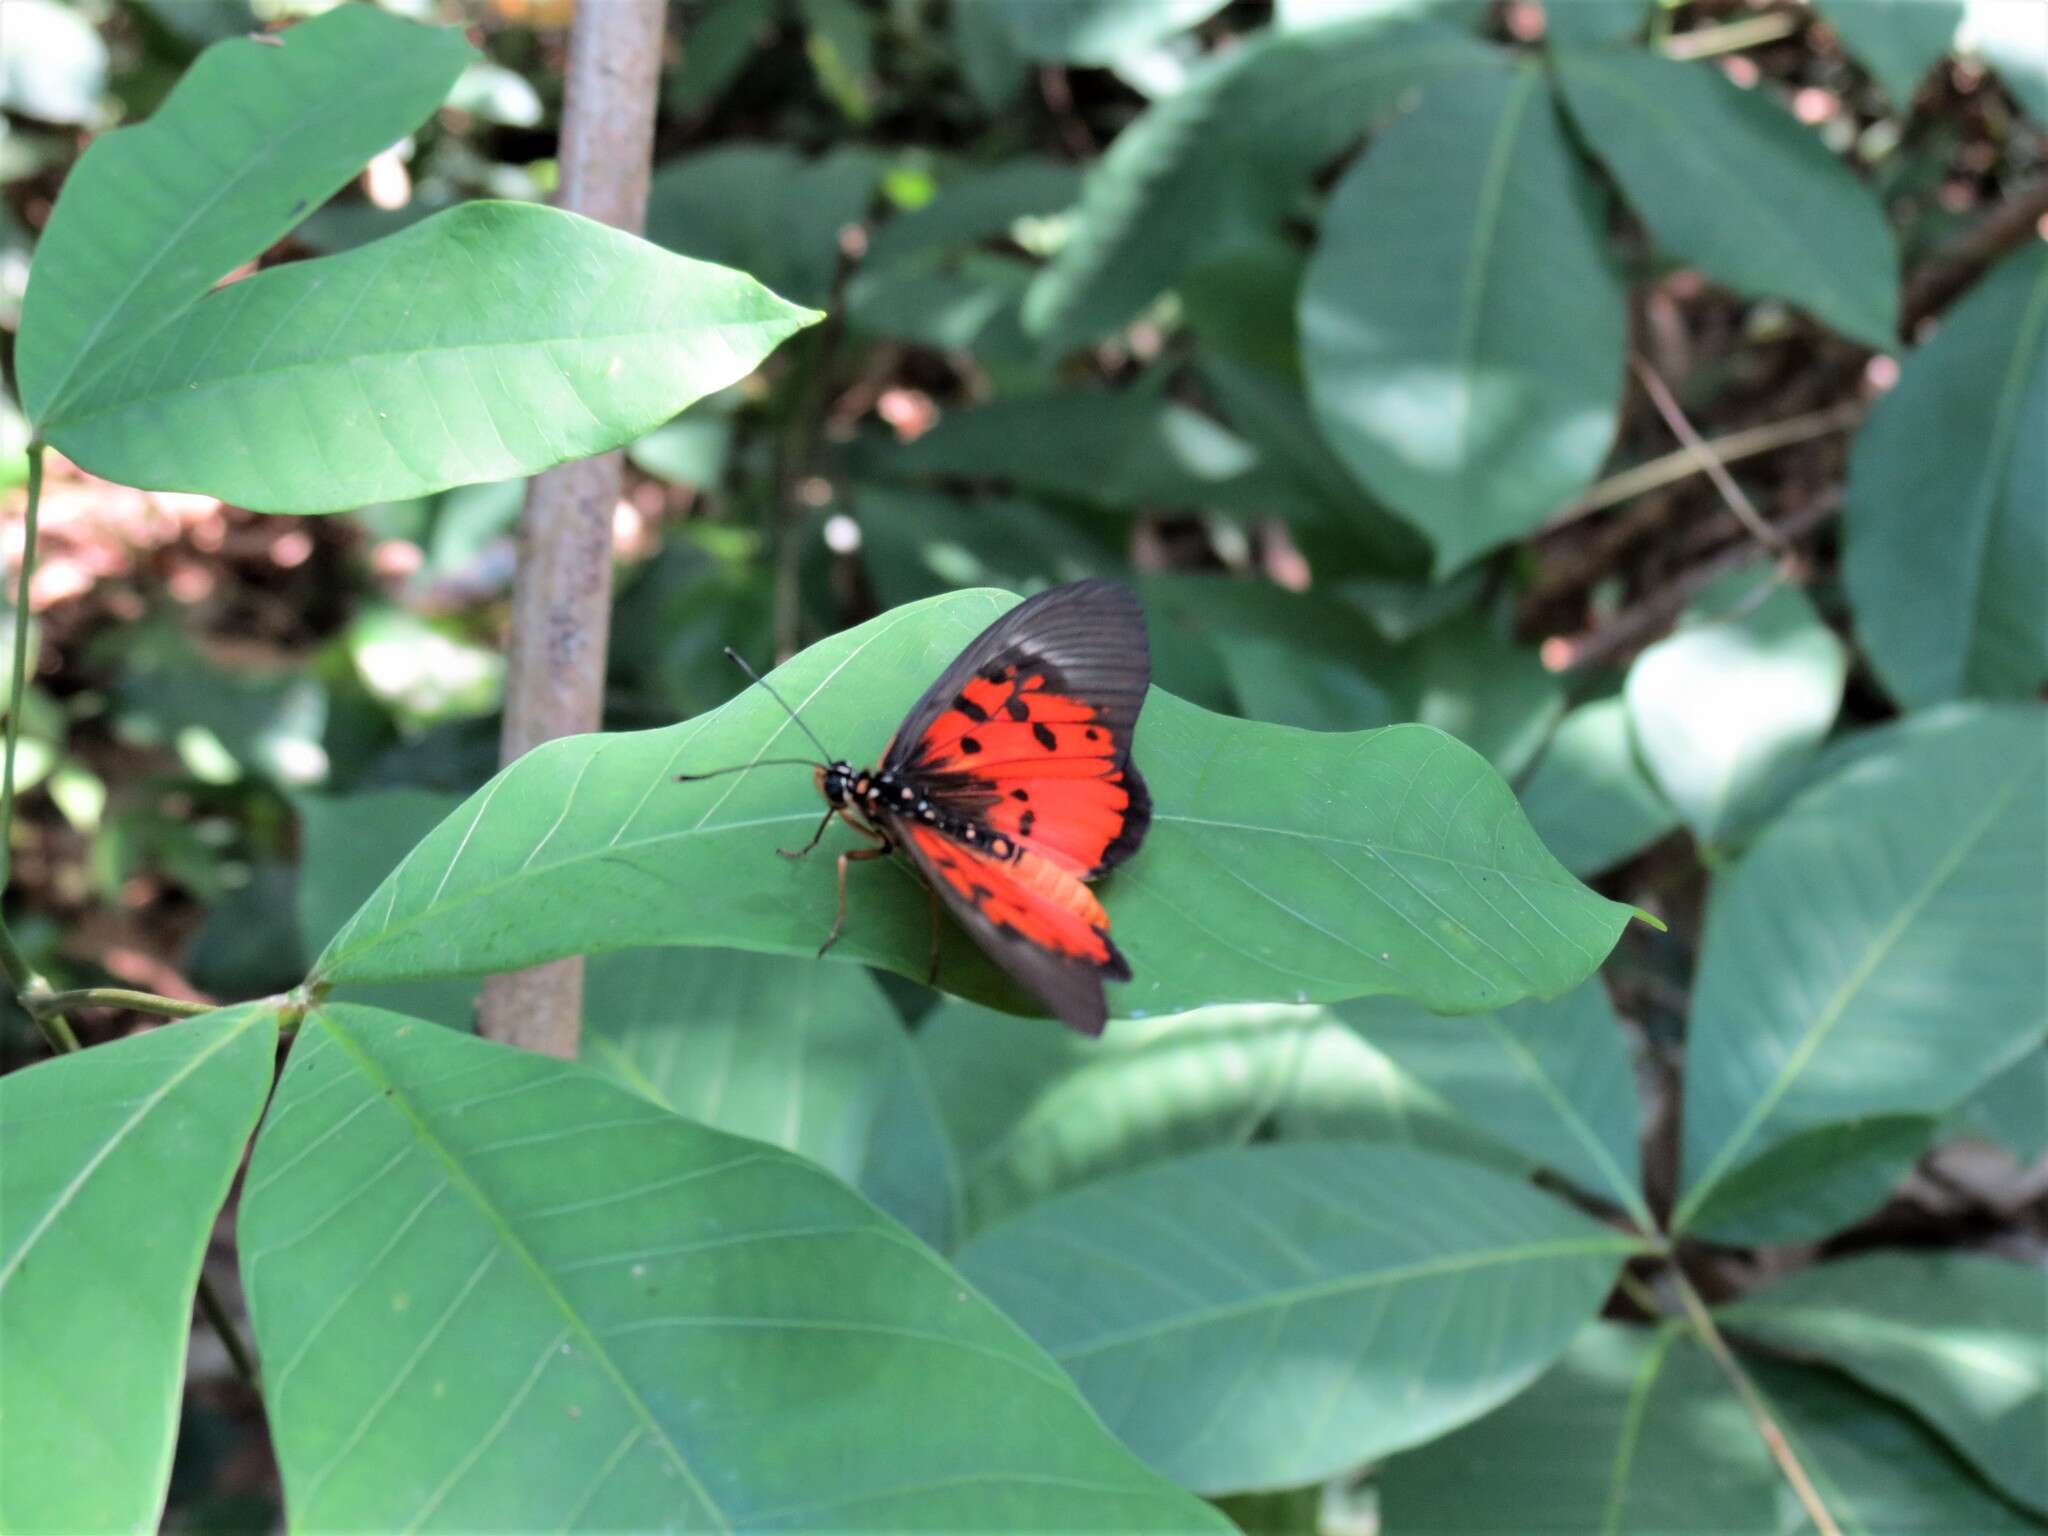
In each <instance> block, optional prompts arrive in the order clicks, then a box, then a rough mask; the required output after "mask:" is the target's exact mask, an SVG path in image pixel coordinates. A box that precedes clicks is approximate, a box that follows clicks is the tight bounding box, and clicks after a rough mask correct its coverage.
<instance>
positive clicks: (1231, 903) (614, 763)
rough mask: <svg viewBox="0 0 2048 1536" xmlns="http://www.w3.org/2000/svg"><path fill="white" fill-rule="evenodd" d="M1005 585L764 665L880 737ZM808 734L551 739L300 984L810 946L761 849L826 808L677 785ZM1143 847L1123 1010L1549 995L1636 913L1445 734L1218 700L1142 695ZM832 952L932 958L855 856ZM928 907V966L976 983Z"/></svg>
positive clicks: (961, 947)
mask: <svg viewBox="0 0 2048 1536" xmlns="http://www.w3.org/2000/svg"><path fill="white" fill-rule="evenodd" d="M1011 603H1012V599H1011V598H1010V597H1009V596H1008V595H1007V594H1004V593H997V592H989V591H980V592H963V593H957V594H954V595H952V596H949V597H944V598H937V599H933V600H931V601H928V602H924V603H915V604H911V605H909V606H907V607H904V608H899V609H896V610H895V611H893V612H891V613H888V614H884V615H882V616H881V617H880V618H877V619H874V620H871V621H870V622H869V623H867V624H865V625H862V626H861V627H859V628H858V629H853V630H849V631H846V632H845V633H843V634H839V635H835V636H833V637H832V638H830V639H828V640H825V641H822V642H820V643H819V644H817V645H815V646H813V647H811V648H810V649H809V650H808V651H805V652H804V653H802V654H801V655H800V656H798V657H796V658H795V659H794V660H793V661H791V662H789V663H788V664H787V665H786V666H784V667H783V668H782V669H780V670H779V671H778V672H777V673H776V675H775V682H776V684H777V685H778V687H779V689H780V691H781V693H782V695H783V697H785V698H787V699H788V700H789V701H790V702H791V703H792V704H793V705H795V706H796V707H797V708H799V709H801V710H802V711H804V714H805V718H806V719H807V720H808V721H809V722H810V725H811V727H812V729H814V730H815V731H817V733H818V734H819V736H820V737H821V738H822V739H823V740H825V741H827V742H830V743H833V744H834V745H835V750H838V751H840V752H844V753H846V754H848V755H849V756H851V757H856V758H862V759H865V758H867V757H869V756H872V755H874V754H875V753H877V752H878V751H879V750H880V748H881V747H882V745H883V743H884V742H885V741H886V740H887V738H888V736H889V734H890V732H891V731H893V730H894V728H895V725H896V722H897V721H899V720H900V719H901V718H902V717H903V715H904V713H905V712H906V711H907V710H908V709H909V707H910V705H911V704H912V703H913V702H914V701H915V700H916V698H917V696H918V694H919V693H920V692H922V690H923V689H924V688H925V687H926V686H927V685H928V682H929V680H930V679H931V678H933V677H935V676H936V675H938V673H939V671H940V670H941V669H942V668H943V667H944V666H945V664H946V663H948V662H949V661H951V660H952V659H953V658H954V657H955V656H956V655H958V654H959V652H960V650H961V649H962V648H963V647H964V646H965V645H966V644H967V643H968V642H969V641H970V640H971V639H972V638H973V637H974V636H975V634H976V633H977V632H979V631H980V630H981V629H982V628H983V627H985V626H986V624H987V623H988V622H989V621H990V620H991V619H993V618H994V617H995V616H996V615H997V614H998V613H1000V612H1002V611H1003V610H1004V609H1006V608H1008V607H1009V606H1010V605H1011ZM801 742H802V738H801V736H800V735H798V733H797V732H796V730H795V728H794V727H793V726H792V725H791V724H790V722H789V719H788V717H787V716H785V715H784V714H783V713H782V710H781V709H780V707H778V706H777V705H776V703H775V702H774V701H773V700H772V699H770V698H769V697H768V696H767V695H766V693H765V692H763V691H762V690H760V689H752V690H748V691H747V692H745V693H743V694H742V695H741V696H740V697H738V698H736V699H734V700H732V701H731V702H730V703H728V704H726V705H725V706H723V707H721V708H720V709H717V710H714V711H712V712H711V713H710V714H708V715H704V716H700V717H699V718H698V719H696V720H694V721H689V722H685V723H684V724H681V725H677V726H671V727H669V728H668V729H666V730H658V731H642V732H635V733H631V734H624V735H608V736H580V737H571V738H568V739H565V740H561V741H556V742H551V743H549V744H547V745H546V746H544V747H541V748H539V749H538V750H536V751H534V752H531V753H528V754H527V755H526V756H525V757H523V758H521V759H520V760H519V761H518V762H517V763H515V764H513V765H512V766H511V767H509V768H507V769H505V770H504V771H503V772H501V773H500V774H499V775H498V776H497V777H496V778H495V779H493V780H492V781H491V782H490V783H489V784H488V785H486V786H485V787H484V788H483V789H482V790H481V791H479V792H478V793H477V794H476V795H475V796H474V797H473V798H472V799H471V800H470V802H469V803H468V804H466V805H465V806H464V807H463V808H462V809H461V810H459V811H457V812H456V813H455V814H454V815H453V816H451V817H450V818H449V819H448V820H447V821H446V822H444V823H443V824H442V825H441V826H440V827H439V828H438V829H436V830H435V831H434V832H433V833H431V834H429V835H428V837H427V838H426V839H425V840H424V841H422V842H421V843H420V844H419V846H418V847H417V848H415V849H414V850H413V852H412V853H411V854H410V855H409V856H408V857H407V859H406V861H405V863H404V864H403V865H402V866H401V867H400V868H399V869H397V870H396V871H394V872H393V874H392V876H391V877H390V878H389V879H388V880H387V881H385V883H384V885H383V886H382V887H381V888H380V889H379V890H378V891H377V892H376V893H375V894H374V895H372V896H371V897H370V898H369V900H368V901H366V902H365V903H364V905H363V907H362V909H361V911H360V912H359V913H358V914H357V916H356V918H355V919H354V920H352V921H351V923H350V925H349V926H348V927H347V928H346V929H345V930H344V931H343V932H342V933H341V934H339V935H337V936H336V938H335V939H334V940H333V941H332V942H331V943H330V944H329V945H328V947H327V950H326V952H325V954H324V955H322V957H321V958H320V960H319V962H318V964H317V967H316V970H317V975H318V977H319V979H320V980H322V981H326V982H334V981H346V980H355V981H371V980H392V979H397V978H401V977H417V976H426V975H447V974H462V973H469V972H475V971H479V970H481V971H492V970H504V969H511V968H516V967H519V966H524V965H531V964H535V963H537V962H539V961H541V960H546V959H552V958H554V957H556V956H560V955H566V954H577V953H584V952H590V951H599V950H609V949H623V948H632V947H637V946H642V945H664V944H710V945H724V946H729V947H734V948H744V949H756V950H769V951H775V952H780V953H789V954H800V953H804V952H807V951H811V950H815V948H816V947H817V945H818V943H819V941H820V940H821V938H822V937H823V935H824V934H825V932H826V931H827V929H828V928H829V927H830V925H831V922H832V917H833V911H834V907H835V887H834V881H833V875H832V865H831V859H832V849H833V848H834V847H835V846H837V840H836V839H834V840H832V841H828V843H827V844H826V845H825V848H824V849H823V850H821V853H820V854H818V855H814V856H813V857H812V858H810V859H809V860H808V861H800V860H790V859H781V858H777V857H776V856H775V852H774V850H775V849H776V847H777V846H778V845H779V846H783V847H794V846H797V845H798V844H800V843H801V842H802V841H803V839H804V838H805V837H806V836H807V835H808V833H809V830H810V828H811V826H812V825H813V824H814V823H815V822H816V821H817V819H818V814H819V812H820V811H821V809H822V806H821V803H820V802H819V800H818V798H817V796H816V794H815V792H814V790H813V788H812V786H811V784H810V783H809V782H808V779H807V776H806V775H803V774H801V773H798V772H796V771H794V770H792V769H790V768H786V767H785V768H769V769H763V770H761V771H759V772H756V773H748V774H735V775H729V776H726V777H723V778H719V779H716V780H713V781H712V782H710V783H707V784H695V785H687V786H686V785H680V784H677V783H675V782H674V779H675V775H676V774H677V773H679V772H685V771H688V772H703V771H705V770H707V769H711V768H718V767H724V766H727V765H732V764H746V763H749V762H751V761H754V760H755V759H757V758H760V757H762V756H764V755H774V754H778V753H787V752H789V751H790V750H792V749H794V748H796V747H797V746H798V745H799V744H800V743H801ZM1136 761H1137V762H1138V764H1139V765H1140V767H1141V768H1142V769H1143V771H1144V774H1145V777H1146V779H1147V781H1148V782H1149V783H1150V785H1151V789H1152V797H1153V802H1154V810H1153V819H1152V829H1151V833H1150V835H1149V837H1148V838H1147V841H1146V844H1145V847H1144V849H1143V850H1142V851H1141V852H1140V853H1139V854H1138V855H1137V857H1136V858H1134V859H1133V860H1132V861H1131V862H1130V863H1129V864H1127V865H1125V866H1124V867H1123V868H1122V869H1120V870H1118V872H1117V873H1116V874H1115V875H1114V876H1113V877H1112V878H1111V879H1110V880H1109V881H1108V882H1107V883H1106V884H1105V885H1104V887H1103V890H1104V897H1105V900H1106V902H1107V904H1108V906H1109V909H1110V911H1111V913H1112V916H1113V920H1114V923H1115V930H1116V936H1117V940H1118V943H1119V944H1120V946H1121V947H1122V948H1123V950H1124V952H1125V953H1126V954H1127V955H1128V956H1129V958H1130V961H1131V965H1132V968H1133V970H1134V971H1135V973H1136V976H1137V980H1136V981H1135V982H1133V983H1132V984H1131V985H1129V986H1128V987H1123V988H1119V989H1116V990H1115V991H1114V992H1113V994H1112V1007H1113V1009H1114V1010H1115V1011H1118V1012H1120V1013H1131V1012H1140V1013H1166V1012H1177V1011H1181V1010H1183V1009H1187V1008H1191V1007H1196V1006H1200V1005H1202V1004H1206V1003H1212V1002H1239V1001H1250V1002H1259V1001H1300V1002H1310V1001H1321V1000H1325V999H1329V998H1335V997H1350V996H1361V995H1366V994H1369V993H1379V992H1398V993H1402V994H1404V995H1409V996H1413V997H1416V998H1417V999H1418V1000H1420V1001H1422V1002H1424V1003H1425V1004H1426V1005H1427V1006H1429V1007H1432V1008H1436V1009H1438V1010H1439V1011H1442V1012H1461V1011H1463V1012H1470V1011H1474V1010H1477V1009H1482V1008H1495V1007H1504V1006H1506V1005H1507V1004H1508V1003H1511V1002H1514V1001H1516V1000H1517V999H1519V998H1521V997H1525V996H1529V995H1532V994H1533V995H1538V996H1555V995H1557V994H1558V993H1561V992H1564V991H1567V990H1569V989H1570V988H1571V987H1573V986H1576V985H1577V984H1578V983H1579V982H1580V981H1582V980H1584V979H1585V978H1586V977H1587V976H1588V975H1590V974H1591V973H1592V971H1593V970H1594V968H1595V967H1597V966H1598V965H1599V964H1600V962H1601V960H1602V959H1603V958H1604V957H1605V955H1606V954H1607V951H1608V950H1609V949H1610V948H1611V947H1612V946H1613V944H1614V941H1615V939H1616V938H1617V937H1618V936H1619V934H1620V931H1621V927H1622V925H1623V924H1624V923H1625V922H1627V920H1628V917H1629V909H1628V908H1626V907H1623V906H1620V905H1618V904H1616V903H1614V902H1610V901H1606V900H1604V899H1602V898H1600V897H1598V896H1595V895H1594V894H1593V893H1592V892H1590V891H1588V890H1586V889H1585V887H1583V886H1581V885H1580V884H1579V883H1578V882H1577V881H1575V880H1573V879H1572V878H1571V877H1570V876H1569V875H1567V874H1566V873H1565V872H1564V871H1563V869H1562V868H1560V867H1559V866H1558V864H1557V863H1556V861H1555V860H1553V859H1552V858H1551V857H1550V856H1549V854H1548V853H1546V852H1545V851H1544V850H1543V848H1542V845H1541V844H1539V843H1538V842H1537V841H1536V839H1535V837H1534V836H1533V834H1531V833H1530V832H1529V830H1528V828H1527V825H1526V823H1525V822H1524V821H1523V820H1522V817H1521V813H1520V811H1519V810H1518V809H1517V808H1516V806H1515V803H1514V797H1513V795H1511V794H1510V793H1509V792H1508V789H1507V787H1506V785H1504V784H1503V783H1501V781H1500V779H1499V777H1498V776H1497V775H1496V774H1495V773H1494V772H1493V770H1492V769H1491V768H1489V767H1488V766H1487V765H1486V764H1485V762H1484V761H1483V760H1482V759H1480V758H1479V757H1478V756H1477V755H1476V754H1475V753H1473V752H1471V751H1470V750H1469V749H1467V748H1465V747H1463V746H1460V745H1459V744H1458V743H1457V742H1456V741H1454V740H1452V739H1451V738H1450V737H1448V736H1445V735H1443V734H1442V733H1441V732H1438V731H1434V730H1431V729H1429V728H1427V727H1423V726H1395V727H1391V728H1389V729H1386V730H1381V731H1372V732H1360V733H1356V734H1352V735H1318V734H1314V733H1310V732H1298V731H1291V730H1287V729H1284V728H1281V727H1276V726H1262V725H1255V724H1251V723H1249V722H1245V721H1238V720H1232V719H1229V718H1227V717H1224V716H1218V715H1212V714H1210V713H1209V712H1207V711H1206V710H1202V709H1198V708H1196V707H1195V706H1193V705H1190V704H1185V703H1183V702H1181V701H1180V700H1178V699H1176V698H1174V697H1173V696H1172V695H1170V694H1163V693H1159V692H1157V691H1156V690H1155V691H1154V693H1153V694H1152V696H1151V699H1150V701H1149V702H1148V703H1147V705H1146V708H1145V713H1144V716H1143V718H1142V719H1141V720H1140V722H1139V725H1138V731H1137V745H1136ZM850 884H851V885H852V887H853V891H852V895H853V900H852V902H851V910H850V913H849V916H848V919H847V923H846V928H845V932H844V935H843V936H842V938H841V940H840V942H839V945H838V948H837V949H836V950H835V951H834V954H835V955H838V956H841V957H843V958H845V959H849V960H865V961H870V962H873V963H875V964H878V965H883V966H886V967H888V968H890V969H892V970H897V971H900V972H901V973H902V974H904V975H906V976H912V977H917V978H920V979H921V978H922V977H924V976H925V975H926V974H927V972H928V969H929V964H930V936H929V917H928V912H927V908H928V900H927V896H926V893H925V892H924V891H923V890H922V889H921V888H920V887H919V884H918V881H917V880H916V878H915V876H914V875H913V874H912V873H911V871H910V870H909V868H908V867H907V866H905V865H902V864H900V863H891V864H888V865H883V866H879V867H875V868H870V869H856V870H854V871H853V878H852V880H851V882H850ZM977 953H978V952H976V951H974V950H973V949H972V948H971V946H970V945H969V944H968V943H967V942H966V940H965V939H964V938H963V937H961V936H960V935H958V934H957V932H955V931H954V930H952V928H951V927H950V925H949V926H948V930H947V944H946V946H945V948H944V951H943V953H942V957H941V977H942V980H943V983H944V984H945V985H946V987H947V988H948V989H950V990H954V991H962V992H968V993H973V994H978V995H982V996H989V995H995V996H1006V995H1012V994H1009V993H1007V992H1006V991H1004V990H1002V989H996V990H994V991H993V993H992V989H991V986H990V967H989V966H988V965H987V964H986V962H983V961H980V960H979V959H978V958H977Z"/></svg>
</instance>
